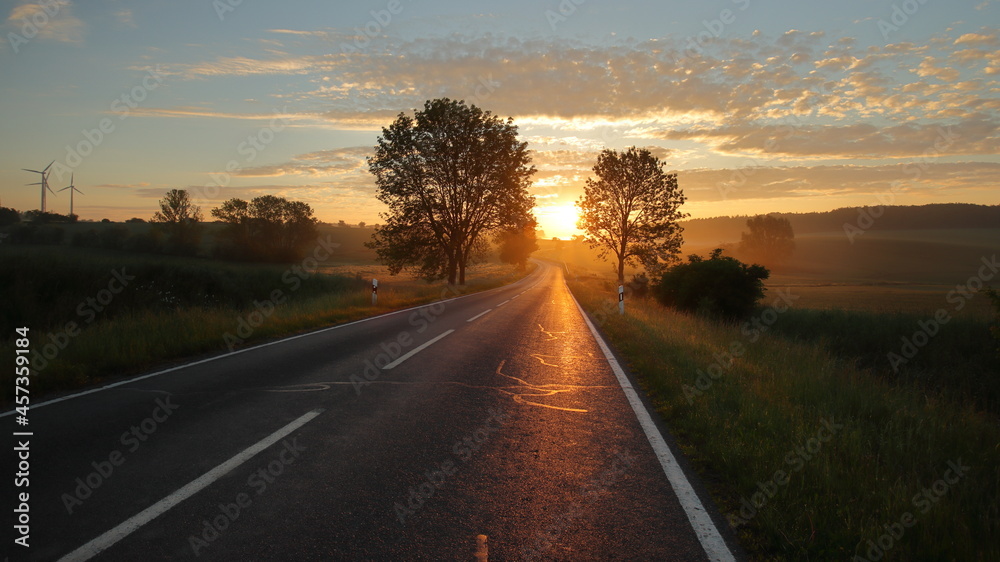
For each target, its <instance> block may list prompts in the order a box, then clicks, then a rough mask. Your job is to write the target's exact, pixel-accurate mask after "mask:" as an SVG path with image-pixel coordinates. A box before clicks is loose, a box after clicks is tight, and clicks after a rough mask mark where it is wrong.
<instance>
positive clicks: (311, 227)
mask: <svg viewBox="0 0 1000 562" xmlns="http://www.w3.org/2000/svg"><path fill="white" fill-rule="evenodd" d="M212 216H214V217H216V218H218V219H220V220H222V221H223V222H225V223H226V224H227V225H228V227H227V228H226V231H225V234H224V235H225V237H227V238H228V239H229V242H230V248H229V252H230V253H231V254H232V255H233V256H234V257H237V258H242V259H262V260H268V261H293V260H296V259H298V258H300V257H301V253H302V249H303V248H304V247H305V245H306V244H308V243H309V242H311V241H313V240H314V239H315V238H316V222H317V221H316V218H315V217H314V216H313V210H312V207H311V206H309V204H308V203H304V202H302V201H289V200H287V199H285V198H284V197H278V196H276V195H261V196H260V197H255V198H253V199H252V200H250V201H249V202H247V201H244V200H243V199H230V200H228V201H226V202H225V203H223V204H222V206H220V207H217V208H215V209H212Z"/></svg>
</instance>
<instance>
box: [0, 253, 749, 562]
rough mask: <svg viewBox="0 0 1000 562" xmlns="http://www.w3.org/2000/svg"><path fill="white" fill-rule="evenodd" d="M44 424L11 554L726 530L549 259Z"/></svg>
mask: <svg viewBox="0 0 1000 562" xmlns="http://www.w3.org/2000/svg"><path fill="white" fill-rule="evenodd" d="M425 344H426V345H425ZM414 352H415V353H414ZM0 423H2V424H3V426H4V427H5V428H8V430H7V431H4V432H3V433H4V436H3V438H4V439H5V441H4V442H5V444H7V447H5V449H6V450H7V451H8V455H10V456H9V458H11V459H12V461H9V462H8V466H10V467H12V468H11V470H12V471H13V470H14V468H15V467H14V463H13V460H15V459H16V457H15V455H16V453H11V452H10V451H12V450H13V449H14V448H15V447H17V446H18V442H14V441H12V437H11V432H12V431H17V430H18V429H21V428H17V427H16V426H15V425H14V417H13V416H11V415H6V416H4V417H0ZM647 429H648V427H647ZM30 431H31V432H32V433H33V435H31V436H30V437H26V438H25V439H28V440H29V441H30V444H29V448H30V486H29V490H30V502H29V503H30V536H29V539H28V540H29V544H30V546H29V548H23V547H21V546H18V545H16V544H14V543H13V540H14V538H16V537H17V536H19V535H18V533H17V532H15V533H14V534H13V535H12V536H11V538H9V539H7V540H5V544H4V550H5V553H6V555H7V556H9V557H10V559H11V560H21V559H33V560H59V559H66V560H86V559H94V560H487V559H489V560H525V559H540V560H548V559H560V560H613V559H623V560H624V559H628V560H706V559H708V556H706V550H705V548H706V547H705V546H703V542H704V540H708V541H709V544H711V543H710V541H711V537H710V535H711V534H712V533H713V532H714V529H712V528H711V522H709V523H708V525H703V524H699V523H698V520H695V524H696V525H698V527H699V532H700V533H701V535H702V538H703V540H701V541H700V540H699V536H698V534H696V532H695V530H694V527H693V524H692V520H691V515H690V513H691V511H692V508H691V507H690V505H689V506H688V509H687V511H686V510H685V509H684V507H682V504H681V502H680V501H679V499H678V497H679V496H687V500H686V501H688V503H689V504H690V500H691V497H690V496H692V495H693V494H691V493H690V491H684V490H683V489H681V491H680V492H679V493H678V492H675V489H677V486H676V484H675V485H672V484H671V482H670V480H668V477H667V473H666V472H665V469H664V466H663V463H667V464H668V465H669V464H670V463H673V464H674V465H676V462H674V461H672V460H671V459H669V458H668V457H669V453H667V455H668V457H664V453H663V451H659V450H654V448H653V446H651V444H650V439H648V438H647V435H646V433H645V432H644V430H643V428H642V427H641V425H640V422H639V421H638V418H637V415H636V412H635V411H634V410H633V407H632V406H631V405H630V402H629V400H628V399H627V393H626V392H623V387H622V385H621V384H620V382H619V378H618V377H616V374H615V372H614V371H613V369H612V367H611V365H610V364H609V361H608V360H607V359H606V357H605V354H604V353H603V352H602V349H601V348H600V346H599V344H598V342H597V340H595V338H594V336H593V334H592V332H591V330H590V329H589V328H588V325H587V323H586V321H585V319H584V317H583V315H582V314H581V313H580V311H579V309H578V308H577V305H576V304H575V302H574V300H573V297H572V295H571V294H570V292H569V290H568V289H567V288H566V286H565V283H564V282H563V278H562V271H561V270H560V269H559V268H558V267H553V266H551V265H545V264H542V265H541V266H540V267H539V268H538V269H537V270H536V271H535V272H534V273H533V274H532V275H530V276H529V277H528V278H526V279H524V280H522V281H520V282H518V283H516V284H513V285H510V286H507V287H503V288H500V289H496V290H493V291H489V292H485V293H479V294H475V295H470V296H466V297H462V298H458V299H453V300H447V301H443V302H438V303H435V304H434V305H429V306H425V307H422V308H420V309H414V310H409V311H403V312H399V313H394V314H390V315H385V316H382V317H378V318H375V319H370V320H367V321H362V322H357V323H353V324H348V325H344V326H340V327H336V328H333V329H327V330H321V331H318V332H314V333H312V334H308V335H305V336H299V337H296V338H292V339H287V340H282V341H280V342H275V343H273V344H268V345H265V346H261V347H257V348H252V349H249V350H244V351H242V352H239V353H235V354H229V355H225V356H221V357H218V358H212V359H209V360H204V361H201V362H198V363H195V364H190V365H187V366H183V367H181V368H176V369H173V370H171V371H169V372H165V373H161V374H154V375H153V376H148V377H146V378H141V379H139V380H134V381H132V382H128V383H125V384H120V385H118V386H115V387H114V388H108V389H104V390H99V391H96V392H92V393H89V394H85V395H82V396H75V397H69V398H68V399H65V400H62V401H59V402H56V403H52V404H48V405H45V406H43V407H37V408H35V409H32V410H31V422H30ZM665 458H666V460H664V459H665ZM673 468H676V466H674V467H673ZM8 482H9V479H8ZM696 488H697V486H696ZM8 490H11V488H10V484H8ZM11 494H12V492H11V491H8V492H7V496H6V497H7V498H9V500H8V501H7V502H5V503H6V504H8V505H10V506H14V507H15V508H16V506H17V505H18V502H17V501H16V500H15V498H14V497H13V496H12V495H11ZM702 496H703V497H704V495H702ZM699 508H700V506H697V505H696V506H695V508H694V510H695V511H697V509H699ZM708 511H709V513H710V514H711V513H712V512H713V511H714V509H713V508H712V507H711V506H708ZM6 513H7V519H6V521H8V522H9V523H8V525H6V528H7V529H11V528H12V527H13V524H14V523H13V519H12V518H13V516H14V513H13V509H10V508H8V509H6ZM702 516H704V513H702ZM715 517H716V521H721V519H719V518H718V516H717V515H715ZM701 521H703V522H704V521H708V520H707V519H702V520H701ZM706 536H709V538H708V539H705V538H704V537H706ZM710 550H712V548H711V547H710ZM713 554H715V555H717V557H720V558H719V559H725V558H726V556H728V555H729V552H728V551H727V550H725V545H724V544H723V545H722V548H721V550H716V551H714V552H713Z"/></svg>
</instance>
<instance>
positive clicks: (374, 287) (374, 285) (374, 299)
mask: <svg viewBox="0 0 1000 562" xmlns="http://www.w3.org/2000/svg"><path fill="white" fill-rule="evenodd" d="M377 304H378V279H375V278H374V277H372V306H375V305H377Z"/></svg>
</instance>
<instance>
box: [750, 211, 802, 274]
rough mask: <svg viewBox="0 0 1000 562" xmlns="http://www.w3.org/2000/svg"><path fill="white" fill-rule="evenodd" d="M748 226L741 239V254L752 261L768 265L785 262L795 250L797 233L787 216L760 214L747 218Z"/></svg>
mask: <svg viewBox="0 0 1000 562" xmlns="http://www.w3.org/2000/svg"><path fill="white" fill-rule="evenodd" d="M747 228H748V229H750V232H744V233H743V234H742V236H741V238H742V240H741V241H740V246H739V249H740V254H741V255H742V256H743V257H744V258H746V259H748V260H751V261H756V262H760V263H763V264H767V265H772V266H773V265H777V264H781V263H783V262H785V261H786V260H788V258H790V257H791V256H792V252H794V251H795V233H794V232H793V231H792V223H790V222H789V221H788V219H786V218H781V217H775V216H773V215H758V216H756V217H753V218H750V219H747Z"/></svg>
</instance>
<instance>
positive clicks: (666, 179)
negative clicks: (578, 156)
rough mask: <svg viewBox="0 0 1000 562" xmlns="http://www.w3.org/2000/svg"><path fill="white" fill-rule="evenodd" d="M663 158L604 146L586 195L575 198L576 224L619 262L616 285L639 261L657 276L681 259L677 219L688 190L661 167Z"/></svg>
mask: <svg viewBox="0 0 1000 562" xmlns="http://www.w3.org/2000/svg"><path fill="white" fill-rule="evenodd" d="M663 166H664V164H663V162H661V161H660V159H658V158H656V157H655V156H653V154H652V153H651V152H650V151H649V150H647V149H644V148H643V149H639V148H636V147H634V146H633V147H631V148H629V149H627V150H625V151H623V152H618V151H615V150H611V149H604V150H603V151H602V152H601V154H600V155H599V156H598V157H597V164H595V165H594V174H595V175H596V176H597V179H596V180H595V179H592V178H587V184H586V185H585V186H584V188H583V189H584V195H583V197H581V198H580V199H579V200H578V201H577V202H576V206H577V207H578V208H579V209H580V220H579V223H578V224H577V228H579V229H581V230H583V231H584V232H586V233H587V241H588V243H589V244H590V247H591V248H597V249H599V250H600V256H601V258H602V259H603V258H606V257H607V256H608V254H609V253H610V254H612V255H614V257H615V259H616V260H617V262H618V263H617V266H618V267H617V272H618V283H619V284H623V283H624V282H625V266H626V265H628V264H636V263H641V264H642V265H643V266H645V268H646V270H647V271H649V272H650V273H652V274H654V275H655V274H657V273H658V272H659V270H660V269H662V268H663V267H665V266H667V265H669V264H671V263H673V262H675V261H677V254H678V253H680V247H681V241H682V239H681V232H682V228H681V226H680V225H679V224H677V221H678V220H680V219H682V218H684V217H685V216H686V215H685V213H682V212H681V211H680V206H681V204H683V203H684V200H685V199H684V193H683V192H682V191H681V189H680V188H679V187H678V186H677V174H667V173H665V172H664V171H663Z"/></svg>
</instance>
